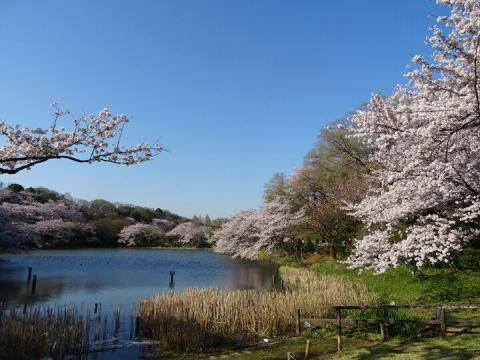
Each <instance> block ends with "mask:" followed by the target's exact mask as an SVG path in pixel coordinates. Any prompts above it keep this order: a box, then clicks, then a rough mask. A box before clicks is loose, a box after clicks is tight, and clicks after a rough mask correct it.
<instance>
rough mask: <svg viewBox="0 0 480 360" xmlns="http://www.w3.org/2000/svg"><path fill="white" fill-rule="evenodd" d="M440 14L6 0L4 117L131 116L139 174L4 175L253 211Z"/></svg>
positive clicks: (314, 5) (401, 61) (0, 98)
mask: <svg viewBox="0 0 480 360" xmlns="http://www.w3.org/2000/svg"><path fill="white" fill-rule="evenodd" d="M444 12H445V9H444V8H442V7H438V6H437V5H435V4H434V2H433V1H429V0H401V1H400V0H397V1H393V0H392V1H387V0H361V1H360V0H335V1H321V0H311V1H306V0H298V1H297V0H289V1H281V0H189V1H186V0H170V1H162V0H156V1H154V0H151V1H147V0H129V1H126V0H125V1H120V0H82V1H65V0H63V1H60V0H58V1H51V0H42V1H38V0H31V1H18V0H0V118H1V119H2V120H6V121H9V122H12V123H19V124H22V125H24V126H36V127H47V126H48V125H49V123H50V121H51V113H52V109H51V108H50V103H51V102H52V101H56V102H58V103H59V104H60V105H62V106H63V107H65V108H68V109H70V110H72V111H73V112H74V113H77V114H80V113H82V112H84V111H85V112H98V110H100V109H101V108H103V107H109V108H110V109H111V110H112V112H114V113H125V114H127V115H128V116H129V117H130V118H131V119H132V121H131V123H130V124H129V125H128V128H127V133H126V136H124V140H125V144H128V143H130V144H132V145H133V144H137V143H139V142H141V141H143V140H146V141H153V140H155V139H157V138H160V142H161V143H162V144H163V145H164V146H165V147H167V148H168V149H170V152H168V153H164V154H162V155H160V156H158V157H157V158H156V159H155V160H154V161H152V162H149V163H146V164H141V165H138V166H135V167H121V166H115V165H109V164H101V165H91V166H89V165H79V164H73V163H69V162H65V161H63V162H62V161H56V162H55V161H52V162H50V163H47V164H43V165H39V166H38V167H35V168H33V169H32V170H30V171H27V172H23V173H20V174H18V175H15V176H9V175H7V176H3V177H2V178H1V180H2V181H3V182H5V183H7V182H19V183H21V184H23V185H27V186H47V187H49V188H52V189H55V190H57V191H60V192H69V193H71V194H72V195H74V196H75V197H79V198H84V199H89V200H90V199H95V198H104V199H107V200H110V201H119V202H126V203H134V204H138V205H144V206H150V207H160V208H165V209H170V210H172V211H175V212H178V213H180V214H182V215H186V216H190V215H193V214H206V213H208V214H210V216H214V217H215V216H228V215H232V214H233V213H235V212H236V211H238V210H240V209H246V208H252V207H255V206H257V205H259V204H260V203H261V202H262V193H263V184H264V183H265V182H266V181H268V179H269V178H270V177H271V175H272V174H273V173H274V172H278V171H283V172H287V173H288V172H291V170H292V169H294V168H295V167H297V166H299V165H300V164H301V162H302V160H303V156H304V154H305V153H306V152H307V151H308V149H309V148H310V147H311V146H312V145H313V143H314V141H315V138H316V135H317V133H318V131H319V130H320V129H321V128H322V127H323V126H325V124H327V123H330V122H332V121H334V120H335V119H338V118H340V117H342V116H343V115H344V114H346V113H348V112H350V111H351V110H353V109H355V107H357V106H358V105H360V104H362V103H363V102H365V101H367V100H368V99H369V97H370V95H371V93H373V92H382V93H388V92H389V91H390V90H391V89H392V86H393V85H394V84H395V83H398V82H399V81H401V80H402V77H401V74H402V73H403V72H405V66H406V65H407V64H408V63H409V61H410V59H411V57H412V56H413V55H414V54H416V53H423V54H428V48H427V47H426V46H425V44H424V39H425V37H426V36H427V35H428V33H429V31H428V28H429V26H430V25H432V24H433V23H434V21H435V18H436V17H437V16H438V15H440V14H443V13H444Z"/></svg>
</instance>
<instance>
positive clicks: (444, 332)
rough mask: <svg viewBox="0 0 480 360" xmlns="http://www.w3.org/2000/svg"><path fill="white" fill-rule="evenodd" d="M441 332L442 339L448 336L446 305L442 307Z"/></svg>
mask: <svg viewBox="0 0 480 360" xmlns="http://www.w3.org/2000/svg"><path fill="white" fill-rule="evenodd" d="M439 320H440V334H441V336H442V339H445V338H446V337H447V324H446V319H445V306H443V305H442V307H440V319H439Z"/></svg>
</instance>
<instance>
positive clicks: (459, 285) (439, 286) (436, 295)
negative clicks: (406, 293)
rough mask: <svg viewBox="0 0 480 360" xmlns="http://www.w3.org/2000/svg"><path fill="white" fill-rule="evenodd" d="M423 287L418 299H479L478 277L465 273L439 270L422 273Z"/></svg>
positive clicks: (450, 300) (439, 300) (479, 284)
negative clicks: (437, 271) (434, 272)
mask: <svg viewBox="0 0 480 360" xmlns="http://www.w3.org/2000/svg"><path fill="white" fill-rule="evenodd" d="M421 280H422V281H423V282H424V285H425V287H424V289H423V291H422V296H421V299H420V301H425V302H429V301H430V302H431V301H434V302H463V303H464V302H471V301H475V300H476V301H478V300H479V299H480V281H478V280H480V278H479V277H478V276H471V277H468V275H467V274H465V273H459V272H453V271H451V272H449V271H445V272H440V273H436V274H428V275H422V276H421Z"/></svg>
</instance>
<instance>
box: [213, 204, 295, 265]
mask: <svg viewBox="0 0 480 360" xmlns="http://www.w3.org/2000/svg"><path fill="white" fill-rule="evenodd" d="M302 217H303V212H302V211H297V212H292V210H291V208H290V206H289V205H288V204H286V203H285V202H281V201H278V200H276V201H270V202H268V203H266V204H264V205H263V206H261V207H260V208H259V209H257V210H247V211H241V212H239V213H238V214H236V215H235V216H233V217H232V219H230V221H228V222H227V223H225V224H223V226H222V227H221V228H220V229H219V230H217V231H216V232H215V233H214V235H213V237H214V239H215V240H216V248H215V249H216V251H218V252H222V253H227V254H231V255H233V256H238V257H242V258H247V259H256V258H257V257H258V256H259V254H260V252H262V251H264V252H267V253H268V252H271V251H273V250H275V249H285V248H286V247H293V248H296V238H295V234H294V228H295V226H297V225H298V224H299V223H300V221H301V219H302Z"/></svg>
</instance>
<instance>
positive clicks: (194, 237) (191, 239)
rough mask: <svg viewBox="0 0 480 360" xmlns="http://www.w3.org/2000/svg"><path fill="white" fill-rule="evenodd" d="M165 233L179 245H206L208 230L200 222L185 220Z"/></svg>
mask: <svg viewBox="0 0 480 360" xmlns="http://www.w3.org/2000/svg"><path fill="white" fill-rule="evenodd" d="M167 235H168V236H169V237H170V238H172V239H175V241H176V243H177V244H179V245H200V246H201V245H206V243H207V240H208V231H207V228H206V226H204V225H202V224H201V223H200V222H195V221H187V222H184V223H182V224H179V225H177V226H176V227H175V228H174V229H172V230H171V231H169V232H168V233H167Z"/></svg>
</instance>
